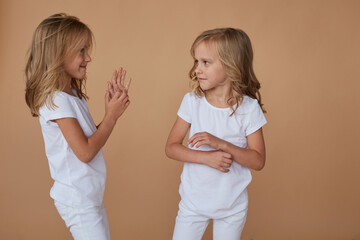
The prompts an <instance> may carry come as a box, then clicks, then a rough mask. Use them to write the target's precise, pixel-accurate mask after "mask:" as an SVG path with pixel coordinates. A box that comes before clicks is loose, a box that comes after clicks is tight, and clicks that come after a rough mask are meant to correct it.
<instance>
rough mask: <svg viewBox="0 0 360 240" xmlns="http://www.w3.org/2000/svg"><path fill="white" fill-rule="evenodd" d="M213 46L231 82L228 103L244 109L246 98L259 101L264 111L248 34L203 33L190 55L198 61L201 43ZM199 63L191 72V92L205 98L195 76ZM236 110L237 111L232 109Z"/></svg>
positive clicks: (230, 30) (225, 30)
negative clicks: (244, 98)
mask: <svg viewBox="0 0 360 240" xmlns="http://www.w3.org/2000/svg"><path fill="white" fill-rule="evenodd" d="M202 42H204V43H206V44H212V46H214V47H215V49H216V51H217V55H218V57H219V59H220V61H221V63H222V64H223V66H224V67H225V71H226V74H227V76H228V77H229V79H230V80H231V82H232V89H231V90H232V91H231V96H230V98H229V99H228V101H227V103H228V104H229V107H230V108H231V109H232V110H233V112H232V113H231V115H230V116H232V115H233V114H234V113H235V111H236V109H237V108H238V107H239V106H240V105H241V103H242V101H243V96H244V95H247V96H249V97H251V98H254V99H257V100H258V102H259V104H260V107H261V109H262V111H263V112H264V113H265V112H266V111H265V110H264V108H263V103H262V102H261V94H260V91H259V89H260V83H259V81H258V79H257V78H256V76H255V73H254V70H253V50H252V46H251V42H250V39H249V37H248V36H247V34H246V33H245V32H244V31H242V30H240V29H234V28H218V29H213V30H208V31H205V32H203V33H201V34H200V35H199V36H198V37H197V38H196V39H195V41H194V43H193V44H192V46H191V49H190V52H191V55H192V57H193V58H194V60H195V48H196V47H197V46H198V45H199V44H200V43H202ZM195 69H196V63H195V62H194V65H193V67H192V68H191V70H190V72H189V76H190V86H191V89H192V91H193V92H194V93H195V94H196V95H197V96H198V97H202V96H204V91H203V90H202V89H201V87H200V83H199V81H198V79H197V77H196V74H195ZM233 106H235V108H234V107H233Z"/></svg>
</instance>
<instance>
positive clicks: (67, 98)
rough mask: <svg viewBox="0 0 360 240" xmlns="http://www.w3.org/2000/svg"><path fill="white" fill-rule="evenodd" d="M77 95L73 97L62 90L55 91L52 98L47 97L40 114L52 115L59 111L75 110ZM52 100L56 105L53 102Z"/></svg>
mask: <svg viewBox="0 0 360 240" xmlns="http://www.w3.org/2000/svg"><path fill="white" fill-rule="evenodd" d="M75 99H76V97H73V96H71V95H69V94H67V93H64V92H62V91H58V90H56V91H54V93H53V94H52V96H51V99H47V101H46V103H45V104H44V105H43V106H41V108H40V109H39V112H40V115H49V114H50V115H52V114H55V113H56V114H57V113H59V112H74V109H73V105H74V102H75ZM51 100H52V102H53V103H54V105H52V104H51Z"/></svg>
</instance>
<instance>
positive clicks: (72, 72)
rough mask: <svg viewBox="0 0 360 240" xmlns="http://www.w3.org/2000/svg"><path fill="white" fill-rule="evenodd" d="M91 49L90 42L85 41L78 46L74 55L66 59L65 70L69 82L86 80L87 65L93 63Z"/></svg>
mask: <svg viewBox="0 0 360 240" xmlns="http://www.w3.org/2000/svg"><path fill="white" fill-rule="evenodd" d="M89 47H90V44H89V41H86V40H84V41H82V42H81V43H80V44H78V46H77V47H76V48H75V49H74V52H73V53H72V54H70V55H68V56H67V57H66V58H65V61H64V69H65V73H66V74H67V76H68V77H69V80H71V79H72V78H75V79H83V78H85V76H86V67H87V64H88V63H89V62H90V61H91V57H90V55H89Z"/></svg>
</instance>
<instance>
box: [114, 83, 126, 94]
mask: <svg viewBox="0 0 360 240" xmlns="http://www.w3.org/2000/svg"><path fill="white" fill-rule="evenodd" d="M114 89H115V91H116V92H123V91H124V90H125V88H124V87H122V86H121V85H120V86H119V85H118V84H115V85H114Z"/></svg>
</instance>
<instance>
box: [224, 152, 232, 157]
mask: <svg viewBox="0 0 360 240" xmlns="http://www.w3.org/2000/svg"><path fill="white" fill-rule="evenodd" d="M224 157H226V158H232V156H231V154H230V153H227V152H225V153H224Z"/></svg>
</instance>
